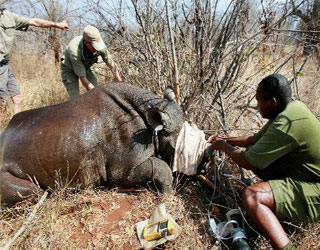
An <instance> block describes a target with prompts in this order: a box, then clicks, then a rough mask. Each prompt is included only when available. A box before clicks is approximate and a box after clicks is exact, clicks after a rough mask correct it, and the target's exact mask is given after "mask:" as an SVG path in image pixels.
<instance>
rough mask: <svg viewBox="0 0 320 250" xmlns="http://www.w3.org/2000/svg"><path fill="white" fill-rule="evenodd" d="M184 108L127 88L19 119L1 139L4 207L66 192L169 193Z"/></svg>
mask: <svg viewBox="0 0 320 250" xmlns="http://www.w3.org/2000/svg"><path fill="white" fill-rule="evenodd" d="M182 124H183V115H182V110H181V108H180V107H179V106H178V105H177V103H176V102H175V101H173V100H172V99H170V100H169V99H166V98H162V97H159V96H157V95H155V94H153V93H151V92H150V91H146V90H143V89H141V88H138V87H135V86H133V85H130V84H118V83H111V84H105V85H101V86H100V87H97V88H95V89H93V90H92V91H90V92H88V93H86V94H84V95H82V96H80V97H79V98H78V99H76V100H71V101H67V102H65V103H61V104H57V105H53V106H48V107H42V108H38V109H33V110H28V111H24V112H21V113H18V114H16V115H15V116H14V117H13V118H12V120H11V121H10V122H9V124H8V126H7V128H6V129H5V130H4V132H3V133H2V135H1V138H0V164H1V165H0V196H1V202H2V204H3V205H5V206H12V205H14V204H15V203H17V202H19V201H22V200H24V199H26V198H27V197H30V196H33V195H34V194H35V193H36V192H39V191H40V192H41V191H42V192H43V190H46V189H55V188H57V186H59V185H65V186H68V187H78V188H87V187H98V186H118V187H124V188H126V187H133V186H143V185H147V184H148V183H151V184H154V186H156V188H157V189H158V190H159V191H160V192H167V191H170V190H171V188H172V181H173V177H172V171H171V169H170V167H169V165H170V164H171V162H172V159H173V156H174V150H175V142H176V139H177V137H178V134H179V131H180V129H181V127H182ZM57 184H59V185H57Z"/></svg>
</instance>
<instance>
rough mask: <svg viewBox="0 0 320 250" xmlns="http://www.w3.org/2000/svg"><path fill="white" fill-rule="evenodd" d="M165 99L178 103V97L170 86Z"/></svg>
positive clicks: (164, 94) (164, 95)
mask: <svg viewBox="0 0 320 250" xmlns="http://www.w3.org/2000/svg"><path fill="white" fill-rule="evenodd" d="M163 97H164V98H166V99H167V100H168V101H176V95H175V93H174V90H173V88H172V87H171V86H168V87H167V88H166V90H165V91H164V92H163Z"/></svg>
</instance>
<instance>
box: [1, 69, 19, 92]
mask: <svg viewBox="0 0 320 250" xmlns="http://www.w3.org/2000/svg"><path fill="white" fill-rule="evenodd" d="M18 94H20V90H19V87H18V83H17V80H16V77H15V76H14V74H13V72H12V71H11V68H10V66H9V64H6V65H3V66H1V67H0V96H10V97H12V96H16V95H18Z"/></svg>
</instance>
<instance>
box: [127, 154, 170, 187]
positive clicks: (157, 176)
mask: <svg viewBox="0 0 320 250" xmlns="http://www.w3.org/2000/svg"><path fill="white" fill-rule="evenodd" d="M172 182H173V177H172V171H171V169H170V167H169V166H168V164H167V163H166V162H165V161H163V160H161V159H159V158H156V157H150V158H149V159H148V160H146V161H144V162H143V163H141V164H140V165H139V166H136V167H135V168H133V169H132V170H131V172H130V174H129V178H128V183H127V184H128V185H131V186H145V185H150V186H152V187H154V188H155V189H156V190H158V191H160V192H161V193H166V192H171V191H172Z"/></svg>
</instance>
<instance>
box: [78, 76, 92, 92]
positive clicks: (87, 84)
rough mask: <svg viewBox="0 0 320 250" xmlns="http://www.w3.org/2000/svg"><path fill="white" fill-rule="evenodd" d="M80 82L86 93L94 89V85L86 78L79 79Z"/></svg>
mask: <svg viewBox="0 0 320 250" xmlns="http://www.w3.org/2000/svg"><path fill="white" fill-rule="evenodd" d="M80 82H81V83H82V85H83V86H84V87H85V88H86V90H87V91H89V90H91V89H93V88H94V85H93V84H92V83H91V82H90V81H89V80H88V79H87V78H86V77H80Z"/></svg>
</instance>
